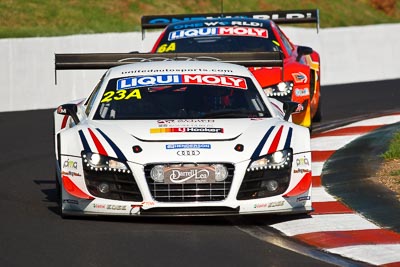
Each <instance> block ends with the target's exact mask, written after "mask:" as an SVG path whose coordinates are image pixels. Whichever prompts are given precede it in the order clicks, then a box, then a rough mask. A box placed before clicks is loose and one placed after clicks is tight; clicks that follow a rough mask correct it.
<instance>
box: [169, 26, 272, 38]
mask: <svg viewBox="0 0 400 267" xmlns="http://www.w3.org/2000/svg"><path fill="white" fill-rule="evenodd" d="M215 35H238V36H252V37H262V38H268V30H267V29H263V28H250V27H209V28H197V29H184V30H178V31H173V32H170V33H169V35H168V40H169V41H172V40H177V39H183V38H192V37H204V36H215Z"/></svg>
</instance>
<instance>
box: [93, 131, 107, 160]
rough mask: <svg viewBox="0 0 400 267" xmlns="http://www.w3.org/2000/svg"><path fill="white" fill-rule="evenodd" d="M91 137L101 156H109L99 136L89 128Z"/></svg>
mask: <svg viewBox="0 0 400 267" xmlns="http://www.w3.org/2000/svg"><path fill="white" fill-rule="evenodd" d="M88 130H89V133H90V136H91V137H92V139H93V141H94V144H95V145H96V148H97V151H98V152H99V154H100V155H103V156H108V154H107V151H106V150H105V149H104V147H103V145H102V144H101V143H100V141H99V139H98V138H97V136H96V135H95V134H94V132H93V131H92V130H91V129H90V128H88Z"/></svg>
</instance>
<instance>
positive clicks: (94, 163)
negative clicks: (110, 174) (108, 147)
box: [82, 152, 130, 173]
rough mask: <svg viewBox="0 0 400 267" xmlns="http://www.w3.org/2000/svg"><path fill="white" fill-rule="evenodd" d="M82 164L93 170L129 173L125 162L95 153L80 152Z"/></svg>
mask: <svg viewBox="0 0 400 267" xmlns="http://www.w3.org/2000/svg"><path fill="white" fill-rule="evenodd" d="M82 160H83V166H84V167H85V168H87V169H90V170H93V171H114V172H125V173H129V172H130V171H129V168H128V166H127V165H126V163H124V162H121V161H119V160H118V159H114V158H110V157H107V156H103V155H100V154H97V153H91V152H82Z"/></svg>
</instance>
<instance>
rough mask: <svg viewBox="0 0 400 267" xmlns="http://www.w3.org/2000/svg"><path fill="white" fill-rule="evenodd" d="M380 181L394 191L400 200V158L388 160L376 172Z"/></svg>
mask: <svg viewBox="0 0 400 267" xmlns="http://www.w3.org/2000/svg"><path fill="white" fill-rule="evenodd" d="M376 177H378V181H379V182H380V183H381V184H383V185H384V186H386V187H387V188H389V189H390V190H392V191H394V192H395V193H396V195H397V199H398V200H399V201H400V160H399V159H395V160H386V161H384V163H383V164H382V165H381V167H380V169H379V171H378V172H377V174H376Z"/></svg>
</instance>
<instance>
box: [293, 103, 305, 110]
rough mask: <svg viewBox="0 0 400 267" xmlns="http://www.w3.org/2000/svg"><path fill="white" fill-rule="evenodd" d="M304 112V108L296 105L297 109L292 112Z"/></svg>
mask: <svg viewBox="0 0 400 267" xmlns="http://www.w3.org/2000/svg"><path fill="white" fill-rule="evenodd" d="M303 110H304V106H303V105H302V104H300V103H299V104H298V105H297V108H296V110H295V111H294V112H302V111H303Z"/></svg>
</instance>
